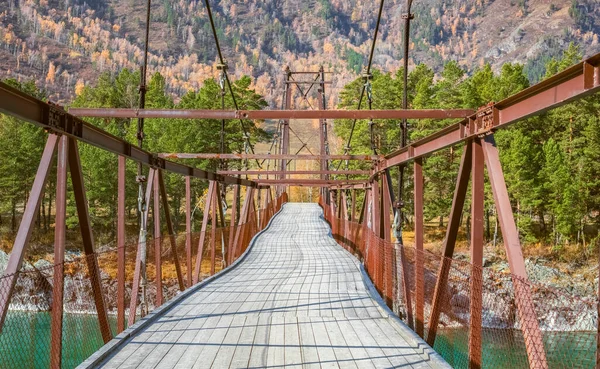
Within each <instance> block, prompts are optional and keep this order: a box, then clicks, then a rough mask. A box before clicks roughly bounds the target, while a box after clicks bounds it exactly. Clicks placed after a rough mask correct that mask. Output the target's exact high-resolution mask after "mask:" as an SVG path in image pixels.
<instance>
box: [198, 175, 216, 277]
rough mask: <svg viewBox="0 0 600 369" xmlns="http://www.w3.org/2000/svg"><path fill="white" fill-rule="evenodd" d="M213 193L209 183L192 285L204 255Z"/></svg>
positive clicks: (213, 188) (211, 183)
mask: <svg viewBox="0 0 600 369" xmlns="http://www.w3.org/2000/svg"><path fill="white" fill-rule="evenodd" d="M214 192H215V182H214V181H210V182H209V183H208V193H207V195H206V201H205V202H204V213H203V214H202V228H201V229H200V240H199V241H198V254H196V267H195V270H194V279H193V282H194V284H196V283H198V279H199V277H200V272H201V270H202V269H201V268H202V254H203V253H204V240H205V239H206V226H207V224H208V218H209V216H210V207H211V203H212V198H213V194H214Z"/></svg>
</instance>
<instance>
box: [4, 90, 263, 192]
mask: <svg viewBox="0 0 600 369" xmlns="http://www.w3.org/2000/svg"><path fill="white" fill-rule="evenodd" d="M0 112H1V113H4V114H8V115H11V116H13V117H16V118H19V119H23V120H26V121H28V122H30V123H33V124H36V125H38V126H40V127H42V128H44V129H46V130H47V131H49V132H56V133H57V134H64V135H67V136H69V137H73V138H76V139H77V140H79V141H81V142H85V143H87V144H90V145H92V146H96V147H99V148H101V149H103V150H106V151H109V152H112V153H115V154H118V155H122V156H125V157H127V158H129V159H131V160H134V161H137V162H140V163H142V164H146V165H148V166H151V167H156V168H161V169H164V170H166V171H168V172H172V173H177V174H181V175H184V176H192V177H195V178H200V179H207V180H213V181H218V182H223V183H227V184H241V185H243V186H255V183H253V182H252V181H248V180H245V179H239V178H236V177H230V176H224V175H219V174H216V173H212V172H207V171H205V170H202V169H198V168H193V167H189V166H187V165H183V164H180V163H174V162H171V161H168V160H164V159H162V158H159V157H158V155H157V154H154V153H151V152H148V151H145V150H143V149H141V148H139V147H137V146H135V145H132V144H131V143H129V142H127V141H125V140H123V139H121V138H119V137H116V136H113V135H112V134H110V133H108V132H106V131H104V130H102V129H100V128H98V127H95V126H93V125H91V124H89V123H86V122H84V121H83V120H81V119H79V118H77V117H74V116H73V115H71V114H69V113H67V112H65V111H64V110H63V109H62V108H60V107H57V106H55V105H52V104H49V103H46V102H44V101H41V100H39V99H36V98H34V97H31V96H29V95H27V94H25V93H23V92H21V91H19V90H16V89H14V88H12V87H10V86H9V85H7V84H5V83H2V82H0Z"/></svg>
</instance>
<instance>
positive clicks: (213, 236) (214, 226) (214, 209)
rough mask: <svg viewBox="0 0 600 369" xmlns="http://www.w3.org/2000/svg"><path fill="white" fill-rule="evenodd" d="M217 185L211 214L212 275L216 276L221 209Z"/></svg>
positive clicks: (217, 184) (212, 198) (213, 195)
mask: <svg viewBox="0 0 600 369" xmlns="http://www.w3.org/2000/svg"><path fill="white" fill-rule="evenodd" d="M214 183H215V190H214V191H213V194H212V197H211V198H210V201H212V208H211V214H210V275H214V274H215V251H216V241H217V207H219V202H218V200H217V198H218V197H219V195H218V193H219V182H214Z"/></svg>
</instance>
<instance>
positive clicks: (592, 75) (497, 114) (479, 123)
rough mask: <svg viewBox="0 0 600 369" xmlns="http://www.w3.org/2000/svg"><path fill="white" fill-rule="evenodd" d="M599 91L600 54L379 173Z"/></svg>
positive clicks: (406, 152) (411, 150)
mask: <svg viewBox="0 0 600 369" xmlns="http://www.w3.org/2000/svg"><path fill="white" fill-rule="evenodd" d="M599 91H600V54H596V55H594V56H592V57H591V58H589V59H587V60H585V61H583V62H581V63H579V64H576V65H574V66H572V67H570V68H568V69H566V70H564V71H563V72H560V73H558V74H556V75H554V76H553V77H550V78H548V79H546V80H544V81H542V82H540V83H538V84H536V85H534V86H531V87H529V88H527V89H525V90H523V91H521V92H519V93H517V94H515V95H513V96H510V97H508V98H506V99H504V100H502V101H500V102H498V103H495V104H490V105H489V106H487V107H484V108H481V109H480V110H478V112H477V113H476V114H474V115H472V116H470V117H468V118H466V119H464V120H462V121H461V122H458V123H455V124H453V125H450V126H448V127H446V128H444V129H442V130H440V131H438V132H436V133H434V134H432V135H429V136H427V137H424V138H422V139H420V140H419V141H416V142H414V143H412V144H410V145H408V146H407V147H405V148H402V149H400V150H396V151H394V152H392V153H390V154H388V155H386V157H385V161H382V162H381V163H380V165H379V166H378V168H377V171H383V170H385V169H386V168H390V167H393V166H397V165H400V164H403V163H406V162H408V161H411V160H413V159H414V158H418V157H422V156H425V155H429V154H432V153H434V152H436V151H438V150H441V149H443V148H446V147H449V146H453V145H456V144H458V143H460V142H463V141H466V140H469V139H472V138H473V137H476V136H480V135H485V134H487V133H490V132H493V131H495V130H497V129H500V128H506V127H508V126H509V125H510V124H512V123H515V122H518V121H520V120H523V119H526V118H529V117H532V116H535V115H540V114H542V113H545V112H547V111H549V110H551V109H554V108H557V107H559V106H562V105H565V104H567V103H569V102H572V101H575V100H578V99H582V98H584V97H586V96H589V95H591V94H593V93H596V92H599Z"/></svg>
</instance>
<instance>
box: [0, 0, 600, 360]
mask: <svg viewBox="0 0 600 369" xmlns="http://www.w3.org/2000/svg"><path fill="white" fill-rule="evenodd" d="M409 4H410V2H409ZM149 5H150V4H149V2H148V18H147V21H148V22H147V24H149V14H150V6H149ZM205 5H206V7H207V10H208V13H209V16H210V17H209V19H210V21H211V25H213V34H214V36H215V42H216V45H217V50H218V55H219V59H220V64H219V67H218V68H219V70H220V71H221V81H222V83H221V88H222V92H223V95H224V94H225V93H226V88H227V89H228V90H229V92H230V93H231V95H232V97H233V99H234V104H235V110H225V109H221V110H157V109H145V106H144V101H145V97H144V96H145V89H146V67H147V65H146V64H144V65H143V69H142V71H143V73H142V82H141V86H140V87H141V88H140V93H141V99H140V100H141V103H140V108H139V109H113V108H93V109H92V108H80V109H70V110H69V111H66V110H64V109H63V108H61V107H59V106H56V105H53V104H51V103H48V102H44V101H40V100H38V99H36V98H33V97H31V96H28V95H26V94H24V93H22V92H20V91H18V90H15V89H13V88H11V87H9V86H8V85H6V84H3V83H0V112H2V113H3V114H7V115H11V116H14V117H16V118H19V119H21V120H23V121H26V122H29V123H32V124H35V125H37V126H40V127H42V128H43V129H44V130H46V132H47V133H48V138H47V142H46V146H45V148H44V151H43V155H42V157H41V160H40V164H39V167H38V171H37V175H36V177H35V181H34V183H33V185H32V187H31V191H30V194H29V196H28V201H27V204H26V206H25V210H24V215H23V218H22V220H21V224H20V227H19V230H18V233H17V236H16V239H15V242H14V245H13V248H12V251H11V253H10V257H9V260H8V264H7V267H6V270H5V271H4V274H3V275H2V276H1V277H0V329H1V333H0V367H3V368H16V367H40V368H41V367H51V368H60V367H74V366H77V365H80V367H82V368H91V367H104V368H154V367H157V368H192V367H193V368H209V367H212V368H242V367H252V368H259V367H260V368H263V367H285V366H290V367H315V368H317V367H336V368H337V367H341V368H346V367H349V368H350V367H351V368H354V367H369V368H373V367H377V368H390V367H407V368H436V367H440V368H444V367H448V366H452V367H461V368H462V367H465V368H466V367H468V368H481V367H513V368H520V367H531V368H540V369H543V368H550V367H552V368H563V367H564V368H571V367H582V368H584V367H585V368H588V367H592V366H594V365H595V366H596V368H598V367H600V366H599V364H598V363H599V362H600V361H599V360H598V359H597V358H596V357H597V352H598V350H597V345H598V342H599V340H598V338H597V337H598V333H599V332H600V330H599V329H598V327H599V326H598V315H597V311H598V310H597V308H596V310H595V312H594V315H593V316H587V315H580V319H578V320H577V321H561V320H560V313H559V312H561V311H566V310H569V309H574V307H577V306H579V305H582V304H584V302H581V301H575V300H573V299H566V298H564V296H562V297H561V296H560V294H559V293H558V292H556V291H550V290H544V287H541V286H535V285H533V284H532V283H531V282H530V281H529V280H528V278H527V273H526V269H525V262H524V258H523V254H522V251H521V245H520V241H519V237H518V233H517V229H516V225H515V220H514V217H513V212H512V208H511V204H510V202H509V196H508V192H507V188H506V184H505V180H504V175H503V171H502V166H501V164H500V160H499V155H498V148H497V146H496V143H495V140H494V133H495V132H496V131H497V130H500V129H503V128H506V127H508V126H510V125H511V124H513V123H515V122H518V121H520V120H523V119H525V118H528V117H532V116H535V115H540V114H542V113H544V112H546V111H548V110H550V109H553V108H556V107H559V106H562V105H564V104H566V103H569V102H572V101H575V100H578V99H582V98H584V97H586V96H589V95H591V94H593V93H596V92H598V91H599V90H600V55H596V56H593V57H591V58H589V59H587V60H585V61H582V62H581V63H579V64H577V65H574V66H572V67H570V68H568V69H567V70H565V71H563V72H561V73H559V74H557V75H555V76H554V77H551V78H549V79H546V80H544V81H543V82H541V83H539V84H537V85H534V86H532V87H530V88H528V89H526V90H524V91H522V92H520V93H518V94H516V95H514V96H511V97H509V98H507V99H505V100H503V101H500V102H491V103H490V104H488V105H487V106H484V107H481V108H480V109H478V110H477V111H471V110H465V109H456V110H438V109H430V110H409V109H407V104H406V91H405V99H404V101H403V104H402V109H397V110H371V109H370V107H371V98H370V93H369V88H370V87H369V86H370V80H371V74H370V71H371V62H372V58H373V50H374V48H375V43H376V36H377V32H378V29H379V21H380V18H381V9H382V7H383V1H381V6H380V8H379V15H378V20H377V26H376V29H375V35H374V38H373V43H372V48H371V52H370V55H369V59H368V60H369V62H368V64H367V66H366V68H365V74H364V80H365V86H364V87H363V89H362V92H361V97H360V103H359V106H358V109H356V110H328V109H327V106H326V101H327V100H326V98H325V87H326V86H327V84H328V83H329V82H328V81H327V80H326V75H327V72H326V71H325V70H324V69H323V68H321V69H320V70H318V71H315V72H293V71H290V70H286V71H285V74H284V79H285V86H286V88H285V92H284V96H283V98H282V108H281V109H280V110H265V111H250V110H240V109H239V108H238V106H237V102H235V96H234V95H233V91H232V89H231V85H230V82H229V77H228V74H227V64H226V62H225V60H224V58H223V55H222V53H221V50H220V46H219V44H218V38H217V37H216V36H217V33H216V31H215V29H214V23H213V18H212V14H211V11H210V6H209V2H208V0H205ZM410 19H412V14H410V6H409V7H408V12H407V14H406V15H405V20H406V27H405V45H407V42H408V30H409V25H410ZM147 37H148V36H147V35H146V53H147V48H148V39H147ZM407 56H408V48H406V47H405V59H404V61H405V63H407V60H408V57H407ZM405 66H407V65H405ZM406 70H407V68H405V71H406ZM303 75H309V76H310V77H311V79H310V80H307V81H304V80H300V79H298V80H297V79H295V76H296V77H297V76H303ZM300 78H301V77H300ZM405 78H406V74H405ZM304 85H308V86H309V87H308V89H307V91H304V90H302V88H301V86H304ZM313 86H317V88H318V97H319V109H318V110H312V111H298V110H292V109H291V99H292V97H293V93H294V92H299V93H300V94H301V95H302V97H304V98H306V96H307V93H308V91H310V89H312V88H313ZM405 86H406V83H405ZM365 94H366V95H367V102H368V103H369V109H368V110H361V105H362V101H363V97H364V96H365ZM223 106H224V105H223ZM85 117H105V118H132V119H134V118H135V119H137V120H138V143H137V145H135V144H132V143H130V142H127V141H125V140H123V139H121V138H118V137H115V136H113V135H111V134H109V133H108V132H106V131H104V130H102V129H101V128H98V127H96V126H94V125H91V124H89V123H87V122H86V121H85V120H84V118H85ZM146 118H173V119H196V118H210V119H219V120H222V121H223V126H224V124H225V123H224V122H225V120H227V119H234V120H239V122H240V125H241V127H242V129H243V130H244V132H247V128H246V127H245V123H244V120H248V119H275V120H278V122H279V123H278V132H280V134H279V135H277V136H276V137H275V139H274V141H273V144H272V146H271V150H270V151H269V153H256V152H254V148H253V146H252V144H251V143H250V140H249V135H245V138H246V140H247V143H246V148H247V151H246V152H245V153H226V152H225V151H224V150H223V147H222V150H221V152H220V153H153V152H148V151H146V150H144V149H143V148H142V143H143V139H144V133H143V122H144V119H146ZM448 118H455V119H457V122H456V123H454V124H452V125H450V126H448V127H446V128H444V129H442V130H440V131H438V132H436V133H434V134H432V135H430V136H427V137H425V138H423V139H420V140H418V141H415V142H407V139H406V138H407V136H406V132H407V125H406V120H407V119H448ZM292 119H319V120H320V125H319V136H320V143H319V149H320V151H319V153H318V154H310V155H309V154H300V152H301V151H302V149H303V148H305V147H306V144H304V145H303V146H302V147H301V149H300V150H299V151H298V152H296V153H293V154H292V153H290V126H289V121H290V120H292ZM331 119H353V120H354V123H353V127H354V125H355V124H356V123H357V120H358V119H369V120H370V121H371V122H372V121H373V120H377V119H398V120H400V121H401V124H400V127H401V128H402V130H401V131H402V137H401V139H400V140H399V143H398V149H397V150H396V151H394V152H392V153H390V154H388V155H385V156H384V155H380V154H379V153H378V152H377V148H376V147H373V153H372V154H369V155H356V154H352V153H351V147H350V140H351V139H352V137H350V139H349V141H348V144H347V145H346V147H345V150H344V153H342V154H332V153H330V151H329V144H328V121H327V120H331ZM80 142H83V143H85V144H89V145H92V146H95V147H97V148H100V149H102V150H106V151H108V152H111V153H113V154H115V155H117V156H118V163H119V164H118V168H116V170H117V174H118V176H117V177H118V209H117V219H116V224H117V232H116V233H117V242H116V247H115V248H113V249H109V250H98V249H97V248H96V246H95V244H94V236H93V231H92V226H91V221H90V215H89V212H88V201H87V198H86V188H85V183H84V182H85V180H84V174H83V172H82V167H81V161H80V157H79V149H78V145H79V143H80ZM457 145H462V146H463V147H464V150H463V155H462V159H461V163H460V168H459V170H458V174H457V178H456V187H455V190H454V195H453V199H452V209H451V213H450V217H449V222H448V225H447V230H446V234H445V238H444V242H443V253H442V255H434V254H432V253H429V252H427V251H426V250H424V248H423V237H424V231H423V229H424V216H423V187H424V183H423V165H422V164H423V158H424V157H426V156H428V155H430V154H432V153H435V152H437V151H439V150H442V149H444V148H447V147H451V146H457ZM175 159H218V160H221V161H222V162H226V161H228V160H244V161H245V162H246V163H248V161H250V160H253V161H256V163H257V165H256V166H257V167H256V168H254V169H248V170H244V171H235V170H228V169H226V167H225V166H223V167H222V168H221V170H219V171H218V172H216V173H213V172H209V171H205V170H201V169H198V168H195V167H193V166H189V165H184V164H181V163H180V162H177V161H173V160H175ZM55 160H56V163H57V164H56V170H57V173H56V187H55V188H56V224H55V240H54V263H53V265H52V266H51V267H49V268H47V269H45V270H40V269H36V268H30V267H26V266H24V258H25V255H26V252H27V247H28V243H29V238H30V236H31V230H32V226H33V224H34V221H35V215H36V209H37V208H38V205H39V203H40V199H41V197H42V195H43V191H44V186H45V183H46V181H47V178H48V177H49V172H50V170H51V169H52V168H53V163H54V161H55ZM267 160H268V161H273V162H275V163H276V165H275V168H274V169H271V170H269V169H268V168H267V169H265V168H263V167H262V166H261V161H262V163H264V161H267ZM344 160H360V161H367V162H369V163H370V164H371V169H370V170H348V169H346V170H340V166H338V167H337V168H335V165H332V162H333V161H340V163H341V161H344ZM127 161H131V162H135V163H137V164H138V177H137V182H138V186H139V189H140V198H139V203H140V224H141V229H140V236H139V238H138V240H137V241H136V242H135V243H133V244H128V243H127V241H126V237H125V212H126V209H125V194H126V191H125V188H126V162H127ZM292 161H316V162H317V163H318V167H319V169H318V170H291V169H289V163H290V162H292ZM396 167H398V168H400V170H399V189H398V190H397V191H394V188H393V186H392V183H393V182H392V177H391V169H392V168H396ZM109 169H110V168H107V170H109ZM407 170H412V172H413V178H414V180H413V181H412V186H414V189H413V190H414V223H415V242H414V247H408V246H406V245H404V243H403V241H402V229H401V227H402V222H401V219H402V218H403V217H402V214H401V213H402V211H403V210H402V206H401V205H402V204H401V203H400V202H399V201H396V199H398V198H401V193H400V192H401V191H402V189H403V186H404V184H405V183H404V181H405V180H404V174H405V171H407ZM484 171H486V172H487V178H488V180H489V184H490V187H491V190H492V192H493V198H494V205H495V207H496V210H497V214H498V219H499V224H500V227H501V231H502V235H503V239H504V248H505V252H506V256H507V260H508V264H509V267H510V274H509V277H510V278H509V279H510V286H511V289H510V291H509V292H506V293H505V294H504V295H498V294H497V293H496V292H497V291H496V289H495V288H496V287H495V284H494V283H496V282H495V281H496V280H497V278H496V277H495V276H494V275H492V272H491V271H489V270H487V269H486V268H483V246H484V236H483V229H484V225H483V221H484V217H483V212H484V187H485V178H486V177H485V176H484ZM166 172H168V173H174V174H177V175H180V176H182V177H183V178H184V179H185V214H186V229H185V232H183V233H181V234H178V233H177V230H176V229H175V228H174V225H173V222H172V220H171V215H170V214H171V211H170V209H169V202H168V196H169V194H168V193H167V189H166V186H165V180H164V173H166ZM68 173H70V186H69V185H68V175H67V174H68ZM298 175H318V176H319V178H311V179H308V178H298V177H296V176H298ZM349 176H360V177H361V178H362V179H348V178H349ZM344 177H345V179H343V178H344ZM340 178H342V179H340ZM353 178H355V177H353ZM195 179H199V180H204V181H208V182H209V186H208V194H207V200H206V203H205V206H204V211H203V213H202V214H203V219H202V226H201V230H200V232H198V233H194V232H192V227H191V212H192V198H191V192H192V186H193V180H195ZM293 186H307V187H314V188H318V189H319V195H320V197H319V204H318V205H317V204H299V203H290V202H288V198H289V196H288V192H289V191H288V190H289V188H290V187H293ZM469 187H470V196H471V199H470V209H467V211H470V221H471V224H470V250H471V258H470V261H469V262H468V263H467V262H464V261H459V260H455V259H453V257H454V249H455V245H456V240H457V235H458V231H459V225H460V220H461V216H462V214H463V211H464V210H465V209H464V205H465V200H466V198H467V196H468V189H469ZM68 188H71V189H72V192H73V195H74V199H75V204H76V208H77V209H76V210H77V216H78V221H79V225H80V230H81V236H82V249H83V251H84V254H85V256H83V257H82V258H81V259H79V260H75V261H74V260H71V259H67V258H66V257H65V240H66V203H67V195H68V194H67V189H68ZM226 189H231V191H232V192H233V196H231V202H232V203H231V204H230V205H231V206H228V207H226V208H224V207H223V206H221V202H222V201H225V199H226V197H225V196H224V195H223V193H224V192H225V190H226ZM359 199H360V200H359ZM150 208H152V209H153V213H154V214H157V213H160V212H161V210H162V212H163V214H164V220H165V222H166V230H167V232H166V233H165V234H163V233H162V232H161V224H160V221H161V217H160V216H153V217H152V218H153V220H154V233H153V235H154V237H153V238H147V237H146V235H147V233H146V228H147V223H148V219H149V216H148V214H149V210H150ZM227 210H229V212H228V211H227ZM75 263H79V264H78V265H79V267H80V268H81V269H82V270H84V273H83V275H84V276H85V278H83V279H81V280H77V281H76V283H79V284H81V285H82V286H83V285H85V286H87V287H86V288H84V289H83V290H84V291H85V292H86V293H87V294H88V295H89V297H90V302H89V304H88V305H85V304H83V303H81V304H80V305H76V306H70V305H69V306H66V302H65V286H66V285H69V284H72V283H75V282H73V280H72V279H69V278H70V277H69V278H67V272H66V269H67V268H71V269H72V267H73V265H74V264H75ZM109 267H114V269H116V276H115V278H114V279H115V280H116V285H112V284H109V281H108V280H109V279H108V278H105V277H103V275H104V274H106V270H108V269H109ZM167 269H168V270H172V271H173V272H174V273H175V275H176V277H175V278H166V277H165V276H164V274H165V270H167ZM31 281H33V282H31ZM30 282H31V283H33V286H34V287H31V290H27V288H30V287H26V284H27V283H30ZM31 283H30V284H31ZM28 286H29V285H28ZM44 286H45V287H44ZM44 288H45V289H46V290H48V291H50V292H49V294H48V296H45V297H44V298H46V299H47V305H48V309H47V310H48V311H50V313H49V315H48V320H47V322H46V324H45V325H44V326H43V327H42V328H40V329H42V331H43V333H40V336H39V342H38V343H36V342H34V341H36V340H38V338H36V339H35V340H32V341H28V342H27V343H25V342H21V341H19V340H15V341H14V344H10V343H7V342H9V341H10V339H8V338H6V337H12V336H11V335H14V336H15V337H17V336H18V334H19V331H20V330H21V327H22V326H21V325H19V324H20V323H19V316H20V315H19V314H26V312H23V311H24V310H27V309H25V308H23V304H21V305H19V304H20V302H19V301H20V300H19V301H17V297H16V295H17V294H18V293H19V292H22V291H32V292H31V294H32V295H34V294H35V293H36V291H38V290H41V289H44ZM540 291H541V292H543V293H541V292H540ZM550 300H552V301H553V302H552V303H550V302H549V301H550ZM109 301H110V302H109ZM67 310H68V311H83V312H88V314H87V315H90V314H89V311H94V312H95V313H94V314H91V316H92V317H93V319H91V320H90V319H84V318H81V320H80V321H79V323H77V324H71V323H69V322H68V321H66V320H65V312H66V311H67ZM545 310H553V311H555V312H557V313H556V314H558V315H556V319H554V320H552V321H549V320H547V319H542V318H541V313H542V312H543V311H545ZM593 310H594V309H593ZM545 316H547V315H545ZM563 320H564V319H563ZM588 321H591V322H593V323H592V324H591V325H590V324H587V323H586V322H588ZM560 322H562V323H560ZM582 322H583V323H582ZM559 323H560V324H562V325H561V326H560V327H562V328H561V330H560V332H559V328H557V327H559V325H560V324H559ZM586 324H587V325H586ZM565 326H568V327H569V329H568V330H567V331H565V329H564V327H565ZM590 326H591V327H592V328H590ZM42 331H40V332H42ZM36 332H37V331H36ZM19 337H20V336H19ZM94 337H96V338H97V339H99V340H100V342H96V343H94V342H95V341H94V340H93V338H94ZM40 342H42V343H40ZM490 342H492V343H494V345H492V344H490ZM75 346H76V347H78V349H77V350H78V351H77V354H73V351H72V350H71V351H69V348H72V347H75ZM456 347H462V349H461V350H462V351H461V350H458V349H456ZM457 352H461V354H457Z"/></svg>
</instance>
